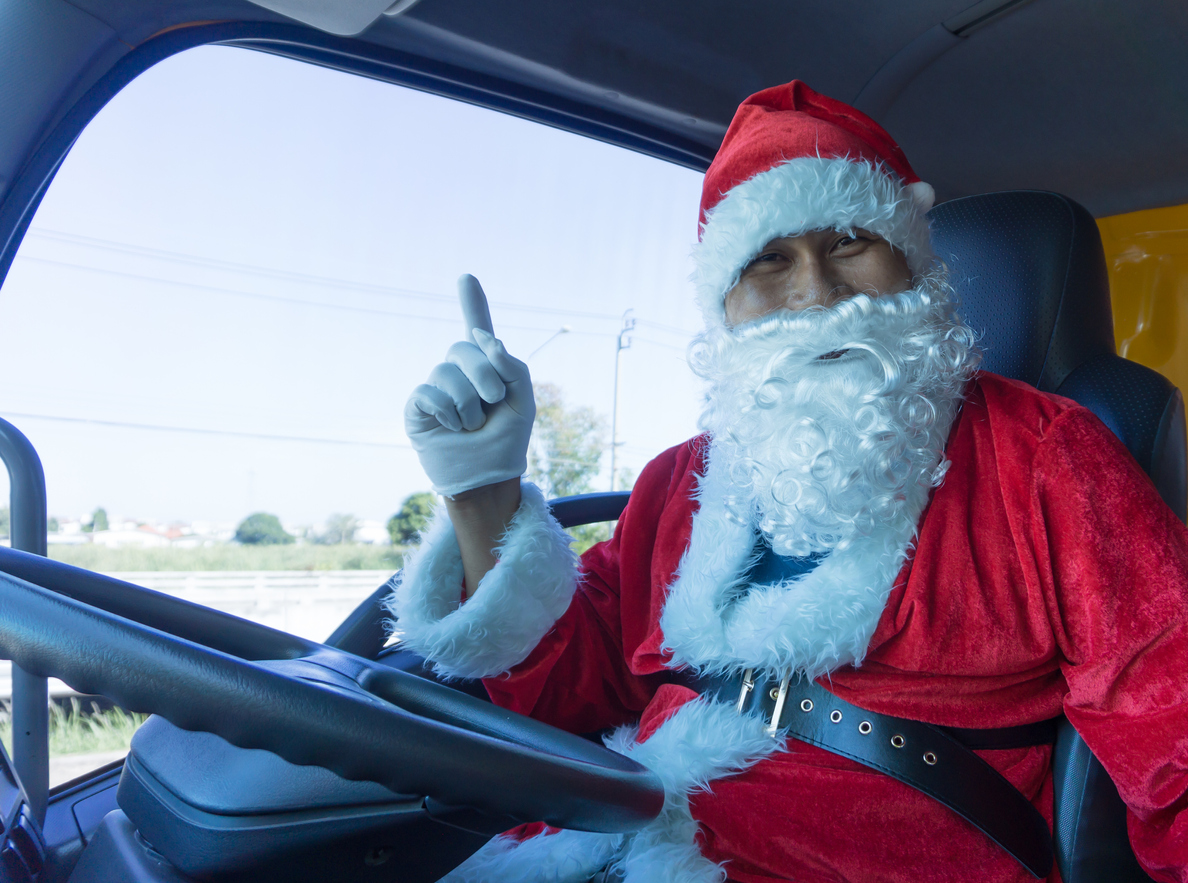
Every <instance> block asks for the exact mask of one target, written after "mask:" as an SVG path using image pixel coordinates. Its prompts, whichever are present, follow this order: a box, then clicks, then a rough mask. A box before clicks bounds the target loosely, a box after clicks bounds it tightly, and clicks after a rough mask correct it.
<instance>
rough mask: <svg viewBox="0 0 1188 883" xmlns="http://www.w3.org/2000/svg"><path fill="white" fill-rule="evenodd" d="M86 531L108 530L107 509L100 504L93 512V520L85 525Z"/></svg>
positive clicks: (84, 529) (84, 530)
mask: <svg viewBox="0 0 1188 883" xmlns="http://www.w3.org/2000/svg"><path fill="white" fill-rule="evenodd" d="M82 529H83V532H84V533H94V532H95V531H97V530H107V529H108V523H107V510H106V509H104V508H103V507H102V506H100V507H99V508H98V509H96V510H95V511H94V512H92V513H91V520H90V521H88V522H87V523H86V524H84V525H83V528H82Z"/></svg>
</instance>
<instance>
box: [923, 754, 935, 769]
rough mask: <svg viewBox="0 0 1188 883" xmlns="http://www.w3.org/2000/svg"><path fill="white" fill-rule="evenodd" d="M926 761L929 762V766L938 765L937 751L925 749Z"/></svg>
mask: <svg viewBox="0 0 1188 883" xmlns="http://www.w3.org/2000/svg"><path fill="white" fill-rule="evenodd" d="M924 762H925V763H926V764H928V765H929V766H936V752H935V751H925V752H924Z"/></svg>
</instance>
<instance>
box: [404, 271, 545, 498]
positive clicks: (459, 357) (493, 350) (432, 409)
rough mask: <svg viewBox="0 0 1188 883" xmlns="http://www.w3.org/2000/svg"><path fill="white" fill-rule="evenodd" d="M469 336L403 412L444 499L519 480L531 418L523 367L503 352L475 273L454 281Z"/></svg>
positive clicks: (528, 384)
mask: <svg viewBox="0 0 1188 883" xmlns="http://www.w3.org/2000/svg"><path fill="white" fill-rule="evenodd" d="M458 297H459V300H460V301H461V303H462V315H463V318H464V319H465V322H466V337H465V339H464V340H460V341H459V342H458V343H455V344H454V345H453V346H451V347H450V348H449V350H448V351H447V352H446V360H445V361H444V362H442V363H441V364H440V365H438V366H437V367H435V368H434V369H433V370H432V371H431V372H429V382H428V383H422V384H421V385H420V386H418V387H417V388H416V389H414V390H413V392H412V395H411V396H410V397H409V400H408V404H407V405H405V407H404V426H405V430H406V432H407V433H408V437H409V440H410V441H411V442H412V446H413V449H414V450H415V451H416V452H417V456H418V457H419V458H420V461H421V467H422V468H423V469H424V470H425V473H426V474H427V475H428V476H429V480H430V481H431V482H433V489H434V490H435V491H437V492H438V493H439V494H442V495H443V496H446V497H453V496H455V495H456V494H460V493H462V492H463V491H468V490H472V489H474V488H477V487H483V486H484V485H489V484H495V483H496V482H500V481H506V480H507V479H510V478H516V477H518V476H520V475H523V474H524V472H525V471H526V470H527V468H528V440H529V438H530V437H531V435H532V421H533V419H534V418H535V417H536V400H535V398H534V397H533V395H532V378H531V377H530V376H529V374H528V366H527V365H525V364H524V363H523V362H521V361H520V360H519V359H516V358H513V357H512V356H510V355H508V353H507V350H506V349H504V347H503V343H502V342H501V341H499V340H497V339H496V337H495V333H494V329H493V328H492V326H491V312H490V310H489V309H488V307H487V296H486V295H485V294H484V293H483V289H482V286H480V285H479V281H478V280H477V279H475V278H474V277H473V276H470V275H466V276H463V277H462V278H461V279H459V280H458Z"/></svg>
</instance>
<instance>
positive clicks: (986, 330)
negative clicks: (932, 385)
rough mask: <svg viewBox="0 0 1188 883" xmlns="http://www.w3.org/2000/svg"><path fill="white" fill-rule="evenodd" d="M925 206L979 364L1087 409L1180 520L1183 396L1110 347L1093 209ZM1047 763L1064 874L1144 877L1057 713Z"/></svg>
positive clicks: (1186, 499)
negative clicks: (976, 336)
mask: <svg viewBox="0 0 1188 883" xmlns="http://www.w3.org/2000/svg"><path fill="white" fill-rule="evenodd" d="M929 217H930V219H931V221H932V231H933V237H932V239H933V245H934V247H935V248H936V251H937V254H939V255H940V256H941V258H942V259H943V260H944V261H945V262H946V263H947V264H948V266H949V271H950V278H951V280H952V282H953V284H954V286H955V288H956V289H957V293H958V297H959V300H960V310H961V314H962V315H963V316H964V318H965V319H966V321H967V322H968V323H969V324H970V325H972V326H973V327H974V328H976V329H978V330H979V331H982V332H983V334H984V337H983V347H984V349H985V360H984V362H983V367H984V368H985V369H986V370H988V371H993V372H995V373H997V374H1003V375H1005V376H1007V377H1013V378H1015V379H1017V380H1023V381H1026V382H1027V383H1030V384H1032V385H1034V386H1036V387H1038V388H1039V389H1041V390H1044V391H1045V392H1054V393H1057V394H1058V395H1062V396H1067V397H1068V398H1071V399H1074V400H1075V401H1077V402H1079V403H1080V404H1082V405H1084V406H1085V407H1087V408H1089V409H1090V410H1091V411H1093V413H1095V414H1096V415H1097V416H1098V417H1099V418H1100V419H1101V420H1102V422H1103V423H1105V424H1106V425H1107V426H1108V427H1110V429H1112V430H1113V431H1114V433H1115V434H1116V435H1117V436H1118V437H1119V438H1120V439H1121V440H1122V441H1123V442H1124V443H1125V444H1126V447H1127V448H1128V449H1129V450H1130V453H1131V454H1132V455H1133V456H1134V458H1135V459H1136V460H1137V461H1138V462H1139V465H1141V466H1142V467H1143V469H1145V470H1146V472H1147V474H1148V475H1149V476H1150V477H1151V479H1152V481H1153V482H1154V484H1155V486H1156V488H1158V490H1159V493H1160V494H1161V495H1162V497H1163V499H1164V500H1165V501H1166V502H1167V504H1168V505H1169V506H1170V507H1171V508H1172V510H1173V511H1174V512H1175V513H1176V514H1177V515H1178V516H1179V517H1180V519H1181V520H1184V519H1185V515H1186V512H1188V476H1186V470H1188V465H1186V464H1188V457H1186V434H1185V423H1184V402H1183V398H1182V397H1181V395H1180V391H1179V390H1178V389H1176V387H1175V386H1174V385H1172V383H1171V382H1169V381H1168V380H1167V379H1166V378H1164V377H1163V376H1161V375H1160V374H1157V373H1156V372H1154V371H1152V370H1150V369H1148V368H1144V367H1143V366H1141V365H1138V364H1136V363H1134V362H1129V361H1127V360H1126V359H1123V358H1121V357H1119V356H1117V355H1116V354H1115V351H1114V323H1113V315H1112V312H1111V309H1110V290H1109V277H1108V275H1107V272H1106V265H1105V256H1104V254H1103V251H1102V246H1101V236H1100V234H1099V233H1098V229H1097V224H1096V222H1095V221H1094V220H1093V217H1092V216H1091V215H1090V214H1089V213H1088V212H1087V211H1086V210H1085V209H1084V208H1082V207H1081V206H1080V205H1078V204H1077V203H1075V202H1073V201H1072V200H1071V199H1068V198H1067V197H1064V196H1060V195H1059V194H1056V193H1045V192H1038V191H1012V192H1006V193H990V194H983V195H981V196H971V197H966V198H964V199H957V200H953V201H952V202H947V203H943V204H942V205H939V206H937V207H936V208H935V209H933V210H932V212H931V214H930V215H929ZM1053 764H1054V770H1053V772H1054V779H1055V819H1054V829H1055V830H1054V832H1053V834H1054V842H1055V846H1056V860H1057V863H1058V864H1059V867H1060V874H1061V877H1062V878H1063V879H1064V881H1065V883H1129V881H1144V883H1145V881H1148V880H1150V878H1149V877H1148V876H1147V875H1146V874H1145V873H1144V872H1143V871H1142V869H1141V868H1140V867H1139V864H1138V862H1137V860H1136V859H1135V858H1134V854H1133V852H1132V851H1131V849H1130V842H1129V840H1128V838H1127V834H1126V808H1125V806H1124V804H1123V803H1122V800H1121V798H1120V797H1119V796H1118V792H1117V790H1116V789H1115V788H1114V785H1113V783H1112V782H1111V781H1110V778H1109V776H1108V775H1107V774H1106V772H1105V770H1104V769H1103V768H1102V766H1101V764H1100V763H1098V761H1097V759H1096V758H1095V757H1093V754H1092V753H1091V752H1090V751H1089V748H1088V746H1087V745H1086V744H1085V742H1084V741H1083V740H1082V739H1081V737H1080V736H1078V735H1077V733H1076V731H1075V730H1073V728H1072V726H1071V725H1070V724H1068V722H1067V721H1064V722H1062V724H1061V727H1060V734H1059V737H1058V740H1057V743H1056V749H1055V753H1054V757H1053Z"/></svg>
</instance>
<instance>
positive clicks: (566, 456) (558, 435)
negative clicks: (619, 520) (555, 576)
mask: <svg viewBox="0 0 1188 883" xmlns="http://www.w3.org/2000/svg"><path fill="white" fill-rule="evenodd" d="M532 390H533V392H534V393H535V395H536V422H535V423H533V425H532V442H531V444H530V445H529V447H528V478H529V479H531V480H532V481H534V482H535V483H536V484H537V485H539V486H540V489H541V490H542V491H543V492H544V495H545V497H546V498H547V497H568V496H571V495H572V494H584V493H588V492H589V491H591V490H593V487H592V481H593V479H594V478H595V477H596V476H597V475H598V472H599V469H600V467H601V465H602V452H603V450H605V448H606V418H604V417H603V416H602V415H600V414H599V413H598V412H597V411H595V410H594V409H593V408H589V407H585V406H579V407H576V408H570V407H566V405H565V400H564V398H563V396H562V395H561V390H560V388H559V387H557V386H556V385H555V384H552V383H538V384H535V385H534V386H533V387H532ZM610 530H611V526H610V525H609V524H585V525H582V526H580V527H573V528H570V529H569V535H570V536H572V537H573V539H574V545H573V547H574V550H575V551H577V552H578V553H581V552H584V551H586V549H588V548H590V547H591V546H593V545H594V544H595V543H600V542H602V541H603V540H605V539H608V538H609V537H610Z"/></svg>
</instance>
